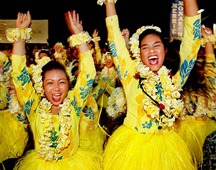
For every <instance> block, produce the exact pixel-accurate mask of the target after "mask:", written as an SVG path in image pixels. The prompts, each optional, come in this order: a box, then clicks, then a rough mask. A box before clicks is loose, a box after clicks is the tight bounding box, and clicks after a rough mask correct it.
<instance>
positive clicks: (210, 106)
mask: <svg viewBox="0 0 216 170" xmlns="http://www.w3.org/2000/svg"><path fill="white" fill-rule="evenodd" d="M213 96H214V94H213V93H210V97H211V98H212V99H208V100H207V101H206V98H205V97H204V96H201V95H199V94H197V93H196V92H195V91H192V92H185V93H184V95H183V100H184V103H185V108H186V110H185V112H184V114H183V116H181V117H182V119H184V116H185V115H186V114H187V112H189V113H192V114H193V116H194V117H195V118H198V117H203V116H207V117H208V118H210V119H211V118H216V105H215V101H214V100H213ZM197 99H198V100H197ZM191 101H192V102H194V103H195V104H196V108H194V106H193V105H192V103H191Z"/></svg>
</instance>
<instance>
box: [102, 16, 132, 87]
mask: <svg viewBox="0 0 216 170" xmlns="http://www.w3.org/2000/svg"><path fill="white" fill-rule="evenodd" d="M106 27H107V30H108V42H109V47H110V50H111V52H112V54H113V58H114V63H115V66H116V68H117V74H118V77H119V79H120V80H121V82H122V84H123V85H127V84H128V83H129V82H130V80H131V79H132V75H128V72H129V71H130V70H131V69H134V68H136V67H135V66H133V65H134V64H135V62H134V61H133V60H132V59H131V57H130V54H129V51H128V49H127V47H126V43H125V40H124V38H123V37H122V34H121V30H120V28H119V21H118V17H117V15H114V16H110V17H107V18H106Z"/></svg>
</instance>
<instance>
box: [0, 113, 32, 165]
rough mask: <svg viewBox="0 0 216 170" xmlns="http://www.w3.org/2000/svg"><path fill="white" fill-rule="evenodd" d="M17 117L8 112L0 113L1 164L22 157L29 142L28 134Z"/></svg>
mask: <svg viewBox="0 0 216 170" xmlns="http://www.w3.org/2000/svg"><path fill="white" fill-rule="evenodd" d="M15 116H16V115H12V114H11V113H10V112H9V111H8V110H3V111H0V136H1V138H0V153H1V154H0V162H3V161H4V160H6V159H10V158H18V157H20V156H21V155H22V154H23V152H24V150H25V147H26V145H27V142H28V138H29V136H28V132H27V131H26V130H25V129H24V126H23V125H22V123H21V122H19V121H18V120H17V118H16V117H15Z"/></svg>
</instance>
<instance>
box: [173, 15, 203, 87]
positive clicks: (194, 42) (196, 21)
mask: <svg viewBox="0 0 216 170" xmlns="http://www.w3.org/2000/svg"><path fill="white" fill-rule="evenodd" d="M200 38H201V15H200V14H199V15H196V16H193V17H187V16H185V18H184V37H183V39H182V42H181V46H180V52H179V53H180V58H181V60H180V69H179V70H178V72H177V73H176V74H175V76H174V78H175V80H176V83H178V84H179V85H180V86H181V87H183V85H184V84H185V82H186V81H187V78H188V76H189V74H190V72H191V70H192V68H193V66H194V64H195V62H196V58H197V53H198V51H199V49H200V44H201V41H200Z"/></svg>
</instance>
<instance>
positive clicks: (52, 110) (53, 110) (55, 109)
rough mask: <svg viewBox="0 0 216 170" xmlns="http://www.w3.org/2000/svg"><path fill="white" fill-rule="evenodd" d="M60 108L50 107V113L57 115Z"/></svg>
mask: <svg viewBox="0 0 216 170" xmlns="http://www.w3.org/2000/svg"><path fill="white" fill-rule="evenodd" d="M60 109H61V107H59V106H54V105H52V107H51V112H52V114H53V115H57V114H58V112H59V110H60Z"/></svg>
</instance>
